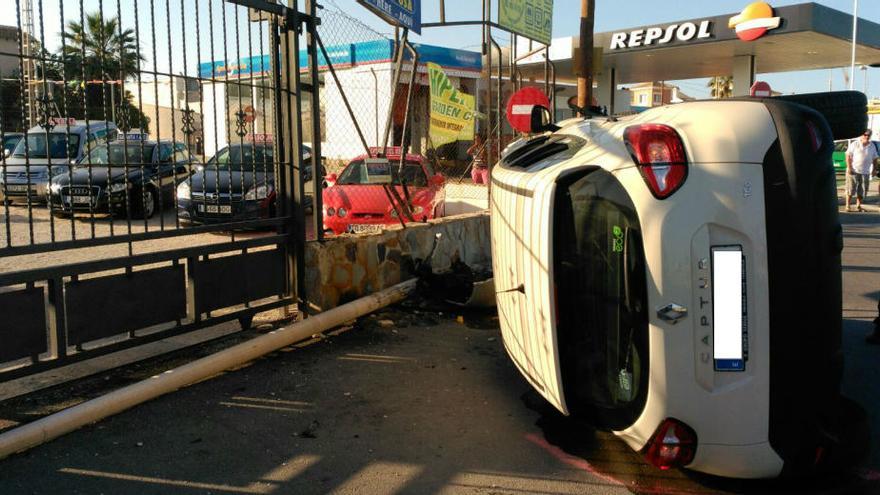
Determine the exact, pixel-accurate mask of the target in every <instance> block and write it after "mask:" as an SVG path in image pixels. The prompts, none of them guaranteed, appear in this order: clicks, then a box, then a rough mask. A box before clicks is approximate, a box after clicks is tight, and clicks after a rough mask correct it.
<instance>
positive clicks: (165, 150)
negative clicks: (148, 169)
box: [159, 143, 173, 163]
mask: <svg viewBox="0 0 880 495" xmlns="http://www.w3.org/2000/svg"><path fill="white" fill-rule="evenodd" d="M172 156H173V148H172V147H171V145H170V144H168V143H162V144H160V145H159V163H171V157H172Z"/></svg>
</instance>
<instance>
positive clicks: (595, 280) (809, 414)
mask: <svg viewBox="0 0 880 495" xmlns="http://www.w3.org/2000/svg"><path fill="white" fill-rule="evenodd" d="M791 100H796V101H797V102H795V101H791ZM807 104H809V105H812V107H810V106H807ZM820 111H821V113H820ZM835 112H838V113H835ZM840 112H844V115H840ZM865 120H866V118H865V98H864V95H861V93H851V92H843V93H828V94H818V95H811V96H801V97H796V98H789V99H788V100H786V99H781V98H767V99H736V100H728V101H723V100H722V101H703V102H691V103H682V104H678V105H672V106H665V107H660V108H655V109H651V110H648V111H646V112H644V113H641V114H639V115H637V116H632V117H627V118H621V119H619V120H618V119H614V118H606V117H594V118H590V119H572V120H569V121H565V122H562V123H560V124H559V125H558V126H553V127H554V128H555V129H553V130H552V131H550V132H545V133H543V134H541V135H539V136H538V137H533V138H531V139H528V140H521V141H519V142H516V143H514V144H512V145H511V146H509V147H508V149H507V150H505V153H504V155H503V156H502V159H501V161H500V162H499V163H498V164H497V165H496V166H495V167H494V168H493V172H492V190H491V191H492V196H491V210H492V216H491V219H492V252H493V264H494V271H495V284H496V289H497V290H498V295H497V301H498V311H499V316H500V321H501V328H502V333H503V340H504V345H505V347H506V349H507V352H508V353H509V355H510V357H511V358H512V359H513V361H514V362H515V363H516V365H517V366H518V368H519V370H520V371H521V372H522V374H523V375H524V376H525V377H526V379H527V380H528V381H529V382H530V383H531V384H532V385H533V386H534V387H535V388H536V389H537V390H538V391H539V392H540V393H541V394H542V395H543V396H544V397H545V398H546V399H547V400H548V401H549V402H550V403H552V404H553V406H555V407H556V408H557V409H558V410H560V411H561V412H563V413H565V414H573V415H578V416H581V417H586V418H588V419H590V420H591V421H592V422H594V423H595V424H596V425H597V426H598V427H600V428H604V429H607V430H610V431H613V432H614V433H615V434H617V435H618V436H619V437H620V438H622V439H623V440H624V441H625V442H626V443H627V444H629V445H630V446H631V447H632V448H633V449H636V450H639V451H641V452H642V453H644V455H645V456H646V457H647V459H648V460H649V461H650V462H651V463H653V464H654V465H656V466H658V467H660V468H662V469H668V468H670V467H677V466H682V467H687V468H689V469H693V470H697V471H702V472H706V473H712V474H716V475H721V476H728V477H740V478H764V477H775V476H779V475H787V474H799V473H806V472H816V471H817V470H822V469H831V468H835V467H839V466H841V465H846V464H848V463H851V462H853V460H854V459H857V458H859V457H860V456H861V455H863V454H864V453H865V450H866V445H867V444H866V443H865V442H867V434H866V429H867V426H866V420H865V416H864V412H863V411H862V410H861V408H860V407H859V406H857V405H856V404H854V403H852V402H850V401H848V400H846V399H844V398H843V397H841V395H840V391H839V390H840V380H841V373H842V366H843V361H842V354H841V314H842V313H841V267H840V260H841V258H840V252H841V249H842V231H841V227H840V223H839V220H838V212H837V196H836V185H835V175H834V169H833V168H832V162H831V153H832V149H833V145H834V143H833V141H834V138H835V137H837V138H841V137H843V135H845V134H856V133H858V132H861V131H859V130H855V129H857V128H859V127H860V126H861V129H862V130H863V129H864V127H863V126H862V123H863V122H865ZM829 123H830V124H829Z"/></svg>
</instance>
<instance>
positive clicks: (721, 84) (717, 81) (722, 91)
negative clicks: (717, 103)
mask: <svg viewBox="0 0 880 495" xmlns="http://www.w3.org/2000/svg"><path fill="white" fill-rule="evenodd" d="M706 86H708V87H709V88H710V90H709V94H710V95H712V98H715V99H716V100H717V99H721V98H730V97H731V96H733V76H715V77H713V78H712V79H709V83H708V84H706Z"/></svg>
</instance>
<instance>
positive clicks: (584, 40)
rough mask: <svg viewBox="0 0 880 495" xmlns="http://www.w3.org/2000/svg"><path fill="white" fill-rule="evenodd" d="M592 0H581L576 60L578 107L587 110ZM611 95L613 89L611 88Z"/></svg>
mask: <svg viewBox="0 0 880 495" xmlns="http://www.w3.org/2000/svg"><path fill="white" fill-rule="evenodd" d="M595 11H596V3H595V1H594V0H581V29H580V40H581V41H580V46H581V53H580V56H579V57H578V59H577V62H576V63H577V78H578V79H577V88H578V99H577V101H578V103H577V105H578V107H580V108H582V109H586V110H589V108H590V107H591V106H592V104H593V13H594V12H595ZM611 91H612V94H613V92H614V88H611Z"/></svg>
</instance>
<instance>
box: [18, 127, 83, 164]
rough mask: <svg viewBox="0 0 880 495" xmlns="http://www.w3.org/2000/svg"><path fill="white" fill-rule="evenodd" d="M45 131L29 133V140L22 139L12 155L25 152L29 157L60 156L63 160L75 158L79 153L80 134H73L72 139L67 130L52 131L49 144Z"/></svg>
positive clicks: (23, 154)
mask: <svg viewBox="0 0 880 495" xmlns="http://www.w3.org/2000/svg"><path fill="white" fill-rule="evenodd" d="M46 143H47V141H46V133H45V132H34V133H30V134H28V135H27V140H24V139H22V140H21V141H19V142H18V144H17V145H16V146H15V151H14V152H13V153H12V156H17V157H23V156H25V152H27V155H28V157H29V158H48V157H50V156H51V157H52V158H59V159H62V160H69V159H74V158H76V157H77V155H78V154H79V136H78V135H76V134H71V135H70V139H69V140H68V136H67V133H66V132H50V133H49V140H48V146H47V144H46Z"/></svg>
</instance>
